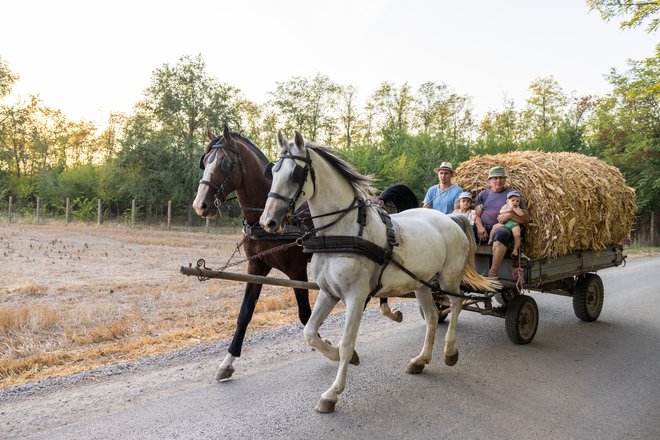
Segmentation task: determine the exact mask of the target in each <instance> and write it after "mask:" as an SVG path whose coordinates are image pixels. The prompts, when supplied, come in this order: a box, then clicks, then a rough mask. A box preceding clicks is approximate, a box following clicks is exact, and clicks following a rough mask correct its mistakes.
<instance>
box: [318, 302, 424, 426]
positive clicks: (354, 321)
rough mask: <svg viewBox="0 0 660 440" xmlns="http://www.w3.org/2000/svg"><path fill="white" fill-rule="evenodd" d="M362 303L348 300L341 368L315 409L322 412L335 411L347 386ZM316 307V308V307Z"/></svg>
mask: <svg viewBox="0 0 660 440" xmlns="http://www.w3.org/2000/svg"><path fill="white" fill-rule="evenodd" d="M362 304H363V301H361V300H358V299H357V298H349V299H347V300H346V323H345V325H344V335H343V336H342V338H341V344H340V345H339V368H338V369H337V376H336V377H335V381H334V382H333V383H332V386H331V387H330V388H329V389H328V390H327V391H326V392H325V393H323V394H322V395H321V400H319V402H318V403H317V404H316V407H314V409H315V410H316V411H318V412H320V413H330V412H333V411H334V410H335V405H336V404H337V400H339V395H340V394H341V393H342V392H343V391H344V388H345V387H346V373H347V372H348V364H349V362H350V360H351V359H352V358H353V356H354V355H355V340H356V338H357V333H358V330H359V328H360V321H361V320H362V312H363V308H362ZM314 309H315V310H316V307H315V308H314ZM312 317H313V313H312ZM436 321H437V318H436Z"/></svg>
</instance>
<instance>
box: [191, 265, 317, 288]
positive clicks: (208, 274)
mask: <svg viewBox="0 0 660 440" xmlns="http://www.w3.org/2000/svg"><path fill="white" fill-rule="evenodd" d="M181 273H182V274H184V275H189V276H190V275H192V276H196V277H204V278H220V279H223V280H231V281H242V282H244V283H256V284H271V285H273V286H283V287H292V288H294V289H296V288H298V289H309V290H319V285H318V284H316V283H312V282H309V281H298V280H287V279H280V278H273V277H263V276H261V275H251V274H247V273H234V272H221V271H218V270H212V269H204V268H199V267H185V266H181Z"/></svg>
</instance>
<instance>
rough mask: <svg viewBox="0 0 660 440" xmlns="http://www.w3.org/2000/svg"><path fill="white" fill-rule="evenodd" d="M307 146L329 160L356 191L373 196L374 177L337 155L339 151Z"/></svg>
mask: <svg viewBox="0 0 660 440" xmlns="http://www.w3.org/2000/svg"><path fill="white" fill-rule="evenodd" d="M306 147H307V148H310V149H312V150H314V151H315V152H316V153H318V154H319V155H320V156H321V157H323V158H324V159H325V160H327V161H328V162H329V163H330V165H332V166H333V168H335V169H336V170H337V171H339V173H340V174H341V175H342V176H344V177H345V178H346V180H348V181H349V182H350V183H351V185H353V188H355V190H356V191H358V192H360V193H362V194H364V196H365V197H371V196H373V194H374V193H375V189H374V188H373V186H372V184H373V183H374V178H373V177H372V176H370V175H367V174H361V173H359V172H358V171H357V170H356V169H355V168H353V165H351V164H349V163H348V162H346V161H345V160H343V159H340V158H339V157H337V154H338V153H337V152H335V151H334V150H332V149H331V148H328V147H323V146H320V145H314V144H309V143H307V145H306Z"/></svg>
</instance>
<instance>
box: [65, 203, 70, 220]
mask: <svg viewBox="0 0 660 440" xmlns="http://www.w3.org/2000/svg"><path fill="white" fill-rule="evenodd" d="M65 217H66V224H67V225H68V224H69V198H68V197H67V198H66V214H65Z"/></svg>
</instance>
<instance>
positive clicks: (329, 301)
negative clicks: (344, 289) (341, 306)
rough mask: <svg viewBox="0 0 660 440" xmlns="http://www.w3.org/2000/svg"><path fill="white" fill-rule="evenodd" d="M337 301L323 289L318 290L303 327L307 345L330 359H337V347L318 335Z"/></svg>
mask: <svg viewBox="0 0 660 440" xmlns="http://www.w3.org/2000/svg"><path fill="white" fill-rule="evenodd" d="M337 301H338V300H337V299H334V298H331V297H330V296H329V295H328V294H327V293H325V292H324V291H323V290H320V291H319V294H318V296H317V297H316V303H314V310H312V316H310V318H309V321H307V324H305V329H304V330H303V335H304V336H305V341H307V345H309V346H310V347H314V348H315V349H317V350H318V351H320V352H321V353H322V354H323V355H324V356H325V357H327V358H328V359H330V360H331V361H338V360H339V349H338V348H337V347H333V346H332V345H330V344H329V343H327V342H326V341H324V340H323V339H321V337H320V336H319V328H320V327H321V324H323V321H325V319H326V318H327V317H328V315H329V314H330V312H331V311H332V309H334V307H335V306H336V305H337Z"/></svg>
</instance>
